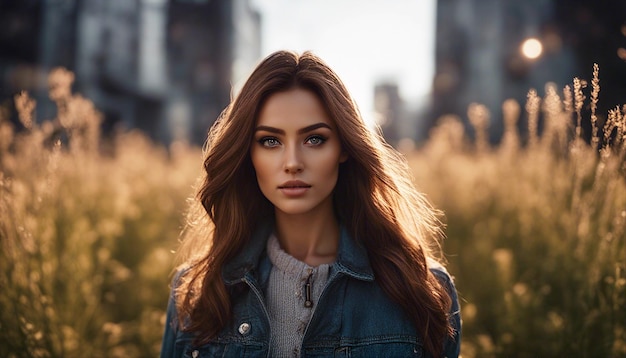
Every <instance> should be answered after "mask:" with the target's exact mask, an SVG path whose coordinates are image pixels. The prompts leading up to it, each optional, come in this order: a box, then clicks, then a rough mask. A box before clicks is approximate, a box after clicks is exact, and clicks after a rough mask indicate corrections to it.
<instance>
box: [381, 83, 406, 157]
mask: <svg viewBox="0 0 626 358" xmlns="http://www.w3.org/2000/svg"><path fill="white" fill-rule="evenodd" d="M374 111H375V112H376V115H377V117H378V118H377V122H378V124H379V125H380V127H381V129H382V130H383V134H384V136H385V140H386V141H387V143H390V144H392V145H396V144H397V143H398V141H399V140H400V139H401V138H403V137H406V136H408V135H407V134H406V133H402V125H403V124H404V122H406V120H407V118H406V116H405V115H404V104H403V101H402V98H401V97H400V91H399V88H398V84H397V83H388V82H385V83H378V84H376V85H375V86H374ZM409 137H410V136H409Z"/></svg>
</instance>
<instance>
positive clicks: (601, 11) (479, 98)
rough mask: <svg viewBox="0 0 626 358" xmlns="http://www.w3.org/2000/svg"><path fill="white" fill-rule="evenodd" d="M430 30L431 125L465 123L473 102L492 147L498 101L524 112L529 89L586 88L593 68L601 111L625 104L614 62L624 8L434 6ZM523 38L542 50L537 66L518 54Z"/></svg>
mask: <svg viewBox="0 0 626 358" xmlns="http://www.w3.org/2000/svg"><path fill="white" fill-rule="evenodd" d="M436 22H437V25H436V55H435V56H436V60H435V61H436V62H435V66H436V69H435V78H434V81H433V91H432V107H431V114H430V116H429V117H430V121H431V125H434V123H435V121H436V120H437V118H439V117H440V116H441V115H443V114H449V113H451V114H457V115H459V116H460V117H461V118H464V119H466V118H467V114H466V112H467V108H468V105H469V104H470V103H472V102H479V103H482V104H485V105H486V106H487V107H488V108H489V110H490V112H491V127H490V128H491V129H490V139H491V140H492V141H494V142H495V141H498V140H499V138H500V136H501V133H502V120H501V119H502V114H501V105H502V102H503V101H504V100H506V99H508V98H514V99H516V100H517V101H518V102H520V104H521V105H522V108H523V106H524V103H525V100H526V95H527V93H528V90H529V89H531V88H534V89H536V90H537V92H538V93H539V95H543V93H544V87H545V84H546V83H547V82H553V83H555V84H556V85H557V86H558V88H563V87H564V86H565V85H567V84H570V83H571V82H572V79H573V78H574V77H579V78H582V79H587V80H590V79H591V76H592V69H593V63H598V64H599V66H600V81H601V93H600V102H601V103H600V106H599V109H600V111H601V112H604V113H606V111H607V110H608V109H609V108H612V107H614V106H615V105H617V104H620V103H624V102H626V97H624V96H623V93H626V62H625V61H624V59H622V58H620V57H619V56H618V51H619V49H620V48H625V47H626V37H625V36H626V30H624V26H626V2H595V1H584V0H572V1H570V0H527V1H516V0H438V1H437V19H436ZM529 38H535V39H537V40H538V41H539V44H540V45H541V46H542V49H541V51H540V52H539V55H538V57H536V58H533V56H534V54H532V53H531V52H523V51H521V50H520V49H521V46H522V44H523V43H524V41H525V40H527V39H529ZM624 51H626V50H624ZM619 96H621V97H622V98H619ZM465 122H466V125H467V121H465ZM520 126H521V127H522V129H523V126H524V124H523V121H520ZM467 127H468V129H469V126H467Z"/></svg>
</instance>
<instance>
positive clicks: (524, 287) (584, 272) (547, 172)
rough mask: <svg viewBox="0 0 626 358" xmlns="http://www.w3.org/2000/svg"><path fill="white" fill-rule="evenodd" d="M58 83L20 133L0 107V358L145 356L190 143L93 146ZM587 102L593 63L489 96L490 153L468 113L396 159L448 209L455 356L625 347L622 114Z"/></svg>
mask: <svg viewBox="0 0 626 358" xmlns="http://www.w3.org/2000/svg"><path fill="white" fill-rule="evenodd" d="M72 80H73V77H72V74H71V73H68V72H66V71H63V70H57V71H55V72H53V73H52V74H51V76H50V87H51V91H50V96H51V98H52V99H53V100H54V101H55V102H56V104H57V107H58V115H57V117H56V118H54V119H52V120H51V121H46V122H43V123H42V124H37V123H35V122H34V121H33V119H32V118H33V115H32V114H33V111H34V110H35V109H36V104H35V103H34V101H33V100H32V99H31V98H29V97H28V95H26V94H22V95H20V96H19V97H17V98H16V106H17V108H18V112H19V119H20V122H21V123H20V125H19V126H18V127H19V128H17V129H16V128H14V127H13V126H12V125H11V124H10V122H9V121H8V120H7V117H8V114H7V113H3V114H2V113H0V356H1V357H122V356H125V357H126V356H132V357H143V356H156V355H157V354H158V349H159V345H160V338H161V333H162V329H163V317H164V309H165V305H166V301H167V295H168V283H169V277H170V271H171V269H172V267H171V265H172V262H171V260H172V255H171V252H170V250H172V249H174V248H175V247H176V244H177V237H178V233H179V230H180V227H181V225H182V220H183V212H184V210H185V206H186V198H187V197H188V196H189V195H190V194H191V187H192V184H193V183H194V181H195V179H196V177H197V175H198V174H199V170H200V165H201V154H200V150H199V149H198V148H189V147H187V146H185V145H181V144H178V145H175V146H172V147H171V148H169V150H166V149H165V148H163V147H161V146H158V145H155V144H153V143H150V141H148V140H147V139H146V138H145V137H144V136H143V135H141V134H139V133H136V132H130V133H121V134H119V135H118V136H116V137H115V138H114V139H113V140H111V141H110V142H109V141H106V142H103V141H102V140H101V139H100V138H101V136H100V134H99V130H98V129H99V121H100V115H99V114H98V112H97V111H96V110H95V109H94V108H93V105H92V104H91V103H90V102H89V101H88V100H86V99H84V98H82V97H80V96H78V95H75V94H72V93H71V90H70V88H71V87H70V86H71V83H72ZM598 96H599V84H598V75H597V70H596V74H595V75H594V79H592V81H590V86H589V87H585V82H584V81H582V80H578V79H576V80H575V81H574V83H573V86H571V87H568V88H566V89H565V90H564V91H563V92H562V94H560V95H559V94H558V91H557V90H556V89H555V88H554V87H548V88H547V89H546V95H545V96H544V98H540V97H539V96H538V95H537V93H536V92H535V91H531V92H530V93H529V97H528V101H527V103H526V105H525V107H524V110H525V114H524V115H522V114H521V113H522V108H520V105H519V104H517V103H515V102H513V101H507V102H505V103H504V104H503V113H504V119H505V127H506V130H505V133H504V135H503V138H502V141H501V143H500V145H499V146H498V147H492V146H491V145H490V143H489V142H488V141H487V138H488V136H487V135H486V131H487V130H488V125H489V113H488V111H487V110H486V109H485V107H484V106H481V105H473V106H471V107H470V108H469V109H468V117H469V120H470V122H471V123H472V124H473V125H474V127H475V132H476V135H475V138H476V139H475V140H474V141H473V142H472V141H470V140H468V139H467V137H466V136H465V133H464V132H463V126H462V124H461V123H460V121H459V120H458V119H455V118H453V117H448V118H444V119H442V122H441V125H440V126H439V127H437V128H436V129H434V130H433V132H432V136H431V138H430V139H429V141H428V142H427V143H426V145H425V146H424V147H423V148H421V149H420V150H418V151H414V152H411V153H408V154H407V156H408V158H409V161H410V163H411V165H412V167H413V168H414V171H415V177H416V182H417V184H418V185H419V186H420V187H421V188H422V189H423V190H424V191H425V192H426V193H427V194H428V195H429V197H430V198H431V199H432V200H433V201H434V202H435V204H436V206H438V207H439V208H441V209H443V210H444V211H445V213H446V217H447V224H448V227H447V235H448V239H447V240H446V242H445V246H444V249H445V251H446V252H447V253H448V255H449V256H448V258H449V268H450V271H451V272H452V274H453V275H454V276H456V279H457V287H458V289H459V293H460V297H461V300H462V308H463V321H464V322H463V325H464V337H463V345H462V353H463V356H464V357H477V356H480V357H485V356H486V357H489V356H498V357H511V356H513V357H535V356H541V357H544V356H547V357H552V356H589V357H595V356H598V357H600V356H601V357H616V356H625V355H626V327H625V324H626V243H625V241H626V184H625V179H624V178H625V177H626V168H625V167H624V162H625V156H626V113H625V109H624V108H616V109H614V110H613V111H611V112H610V113H608V114H607V115H606V118H603V115H600V114H596V113H595V106H596V104H595V103H597V100H598ZM585 97H589V98H588V99H586V98H585ZM585 108H589V110H590V114H589V115H585V114H584V113H583V112H584V110H585ZM520 120H523V121H524V122H525V123H527V126H528V136H527V138H526V139H522V138H520V135H519V134H518V132H517V128H518V122H519V121H520ZM585 122H587V123H590V124H593V126H592V127H591V128H592V130H591V133H589V136H590V137H591V140H590V141H589V142H585V141H583V140H582V139H581V138H582V136H583V134H585V133H583V130H582V128H583V124H584V123H585Z"/></svg>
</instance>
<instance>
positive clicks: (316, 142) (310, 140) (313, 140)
mask: <svg viewBox="0 0 626 358" xmlns="http://www.w3.org/2000/svg"><path fill="white" fill-rule="evenodd" d="M325 141H326V138H324V137H322V136H318V135H315V136H311V137H309V138H307V140H306V142H307V143H308V144H311V145H320V144H322V143H324V142H325Z"/></svg>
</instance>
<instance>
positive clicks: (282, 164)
mask: <svg viewBox="0 0 626 358" xmlns="http://www.w3.org/2000/svg"><path fill="white" fill-rule="evenodd" d="M251 148H252V149H251V151H250V155H251V158H252V164H253V166H254V169H255V171H256V177H257V181H258V183H259V187H260V188H261V191H262V192H263V195H265V197H266V198H267V199H268V200H269V201H270V202H271V203H272V204H274V207H275V209H276V210H277V211H279V212H282V213H284V214H288V215H301V214H308V213H312V212H315V211H317V210H332V192H333V189H334V188H335V184H336V183H337V176H338V173H339V164H340V163H342V162H344V161H345V160H346V159H347V155H346V154H344V153H343V152H342V149H341V143H340V140H339V135H338V133H337V129H336V127H335V125H334V123H333V122H332V121H331V119H330V118H329V117H328V115H327V114H326V111H325V109H324V106H323V105H322V103H321V102H320V100H319V99H318V98H317V96H315V95H314V94H313V93H312V92H310V91H307V90H304V89H293V90H289V91H286V92H279V93H275V94H273V95H271V96H270V97H269V98H268V99H267V101H266V102H265V104H264V106H263V107H262V108H261V111H260V113H259V117H258V119H257V123H256V128H255V133H254V142H253V143H252V146H251Z"/></svg>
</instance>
